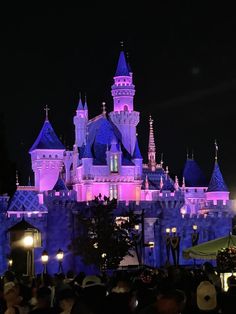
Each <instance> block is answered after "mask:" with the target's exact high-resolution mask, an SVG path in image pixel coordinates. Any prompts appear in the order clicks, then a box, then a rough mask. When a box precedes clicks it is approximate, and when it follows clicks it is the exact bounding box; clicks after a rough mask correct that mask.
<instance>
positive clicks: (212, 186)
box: [207, 160, 229, 192]
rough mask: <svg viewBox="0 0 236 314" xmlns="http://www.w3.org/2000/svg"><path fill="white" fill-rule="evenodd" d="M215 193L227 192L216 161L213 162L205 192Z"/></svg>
mask: <svg viewBox="0 0 236 314" xmlns="http://www.w3.org/2000/svg"><path fill="white" fill-rule="evenodd" d="M216 191H221V192H228V191H229V190H228V188H227V186H226V184H225V181H224V179H223V176H222V173H221V171H220V167H219V164H218V162H217V160H216V161H215V165H214V169H213V173H212V176H211V180H210V183H209V186H208V189H207V192H216Z"/></svg>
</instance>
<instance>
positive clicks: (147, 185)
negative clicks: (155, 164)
mask: <svg viewBox="0 0 236 314" xmlns="http://www.w3.org/2000/svg"><path fill="white" fill-rule="evenodd" d="M145 190H149V182H148V176H147V175H146V177H145Z"/></svg>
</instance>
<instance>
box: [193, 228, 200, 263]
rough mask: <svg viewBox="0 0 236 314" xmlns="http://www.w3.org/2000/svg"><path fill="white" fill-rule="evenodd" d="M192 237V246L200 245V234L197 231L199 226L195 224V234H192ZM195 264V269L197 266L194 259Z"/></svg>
mask: <svg viewBox="0 0 236 314" xmlns="http://www.w3.org/2000/svg"><path fill="white" fill-rule="evenodd" d="M191 237H192V246H195V245H197V244H198V240H199V232H198V231H197V225H196V224H194V225H193V232H192V234H191ZM193 264H194V267H195V265H196V260H195V258H194V259H193Z"/></svg>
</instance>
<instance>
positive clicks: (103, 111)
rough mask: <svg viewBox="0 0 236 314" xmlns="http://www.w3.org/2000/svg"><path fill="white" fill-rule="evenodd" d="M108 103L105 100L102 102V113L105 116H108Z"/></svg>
mask: <svg viewBox="0 0 236 314" xmlns="http://www.w3.org/2000/svg"><path fill="white" fill-rule="evenodd" d="M106 113H107V112H106V103H105V101H103V102H102V114H103V115H104V117H105V116H106Z"/></svg>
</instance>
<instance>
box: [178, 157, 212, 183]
mask: <svg viewBox="0 0 236 314" xmlns="http://www.w3.org/2000/svg"><path fill="white" fill-rule="evenodd" d="M183 177H184V179H185V185H186V186H188V187H199V186H201V187H204V186H207V180H206V178H205V176H204V173H203V172H202V170H201V168H200V167H199V165H198V164H197V163H196V161H195V160H194V159H189V158H188V159H187V160H186V163H185V166H184V171H183Z"/></svg>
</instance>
